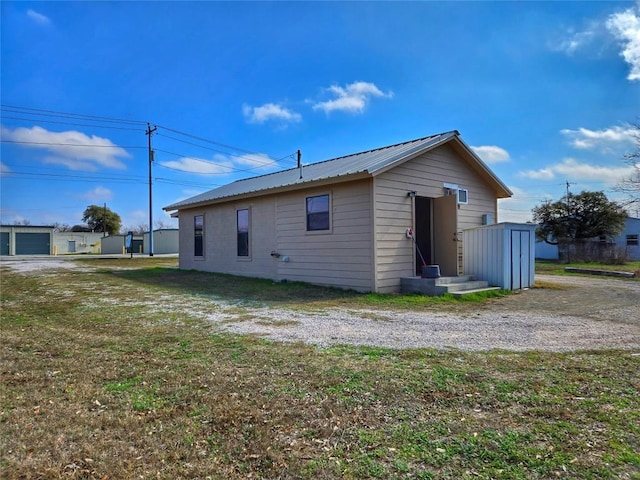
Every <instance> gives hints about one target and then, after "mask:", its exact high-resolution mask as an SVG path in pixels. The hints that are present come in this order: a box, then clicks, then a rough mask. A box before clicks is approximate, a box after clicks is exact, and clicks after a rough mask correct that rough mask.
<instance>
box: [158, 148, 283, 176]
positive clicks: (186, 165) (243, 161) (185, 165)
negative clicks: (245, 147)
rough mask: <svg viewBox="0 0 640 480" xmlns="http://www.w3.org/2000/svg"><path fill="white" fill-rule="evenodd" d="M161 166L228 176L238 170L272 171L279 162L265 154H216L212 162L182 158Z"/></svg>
mask: <svg viewBox="0 0 640 480" xmlns="http://www.w3.org/2000/svg"><path fill="white" fill-rule="evenodd" d="M160 164H161V165H163V166H165V167H167V168H171V169H175V170H181V171H185V172H188V173H195V174H197V175H228V174H231V173H233V172H236V171H238V170H256V169H271V168H275V167H277V166H278V164H277V162H276V161H275V160H273V159H271V158H270V157H269V156H268V155H265V154H263V153H248V154H244V155H237V156H234V155H222V154H216V155H215V156H214V157H213V159H212V160H206V159H204V158H197V157H182V158H179V159H177V160H169V161H163V162H160Z"/></svg>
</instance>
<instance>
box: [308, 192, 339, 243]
mask: <svg viewBox="0 0 640 480" xmlns="http://www.w3.org/2000/svg"><path fill="white" fill-rule="evenodd" d="M331 196H332V195H331V192H324V193H318V194H316V195H308V196H305V199H304V228H305V233H306V234H308V235H326V234H328V233H333V214H332V210H333V208H332V204H333V202H332V199H331ZM318 197H327V201H328V205H327V212H326V213H327V214H328V223H329V225H328V227H327V228H323V229H317V230H310V229H309V210H308V205H309V199H310V198H318ZM316 213H324V212H316Z"/></svg>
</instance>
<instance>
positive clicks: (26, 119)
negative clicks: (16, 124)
mask: <svg viewBox="0 0 640 480" xmlns="http://www.w3.org/2000/svg"><path fill="white" fill-rule="evenodd" d="M2 118H8V119H10V120H20V121H24V122H33V121H34V120H36V119H34V118H22V117H7V116H6V115H3V116H2ZM37 120H38V122H39V123H53V124H57V125H72V126H75V127H92V128H108V129H111V130H128V131H130V132H140V131H144V130H142V129H140V128H131V127H114V126H113V125H97V124H92V123H73V122H57V121H55V120H42V119H37Z"/></svg>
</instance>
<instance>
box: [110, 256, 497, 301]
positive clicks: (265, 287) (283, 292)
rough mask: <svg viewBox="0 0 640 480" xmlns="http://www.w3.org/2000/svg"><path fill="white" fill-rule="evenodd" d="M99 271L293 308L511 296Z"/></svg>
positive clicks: (158, 270)
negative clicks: (381, 290) (367, 290)
mask: <svg viewBox="0 0 640 480" xmlns="http://www.w3.org/2000/svg"><path fill="white" fill-rule="evenodd" d="M99 272H101V273H105V274H109V275H113V276H115V277H118V278H122V279H125V280H128V281H132V282H140V283H143V284H145V285H153V286H156V287H159V288H162V289H166V290H170V291H174V292H177V293H181V294H189V295H196V296H206V297H211V298H216V299H222V300H226V301H231V302H234V303H235V302H249V303H251V302H255V303H261V304H271V305H290V306H295V305H305V306H311V305H316V306H318V307H330V306H342V307H346V308H349V307H351V308H400V309H416V308H425V307H429V306H433V305H443V304H458V303H466V302H482V301H485V300H486V299H487V298H492V297H500V296H504V295H508V293H509V292H506V291H492V292H486V293H484V294H474V295H470V296H467V297H461V298H456V297H453V296H452V295H443V296H439V297H427V296H424V295H420V294H407V295H403V294H393V293H388V294H381V293H361V292H356V291H354V290H344V289H340V288H335V287H323V286H318V285H312V284H309V283H304V282H276V281H273V280H269V279H264V278H251V277H242V276H236V275H229V274H222V273H213V272H202V271H197V270H178V269H176V268H165V267H157V266H156V267H150V268H130V269H117V270H111V269H109V268H106V269H102V270H99Z"/></svg>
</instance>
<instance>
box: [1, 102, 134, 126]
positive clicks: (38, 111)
mask: <svg viewBox="0 0 640 480" xmlns="http://www.w3.org/2000/svg"><path fill="white" fill-rule="evenodd" d="M0 107H2V109H3V110H6V111H8V112H11V113H22V114H25V113H28V114H29V115H40V116H47V117H58V118H79V119H83V120H90V119H92V120H93V121H99V122H107V123H126V124H130V125H146V123H147V122H143V121H140V120H128V119H124V118H116V117H107V116H100V115H87V114H83V113H71V112H61V111H56V110H46V109H42V108H30V107H21V106H18V105H7V104H0Z"/></svg>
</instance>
